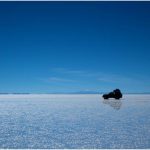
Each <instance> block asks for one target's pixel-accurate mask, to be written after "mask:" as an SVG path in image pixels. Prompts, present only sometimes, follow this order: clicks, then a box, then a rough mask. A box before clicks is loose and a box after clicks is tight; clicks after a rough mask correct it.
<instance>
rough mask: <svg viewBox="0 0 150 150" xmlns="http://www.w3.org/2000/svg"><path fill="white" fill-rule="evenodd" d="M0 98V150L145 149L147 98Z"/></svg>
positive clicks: (149, 143)
mask: <svg viewBox="0 0 150 150" xmlns="http://www.w3.org/2000/svg"><path fill="white" fill-rule="evenodd" d="M101 96H102V95H95V94H93V95H88V94H87V95H72V94H70V95H60V94H58V95H56V94H50V95H48V94H40V95H38V94H28V95H17V94H16V95H13V94H12V95H11V94H10V95H0V148H20V149H21V148H31V149H32V148H34V149H38V148H67V149H70V148H76V149H77V148H91V149H94V148H139V149H141V148H144V149H145V148H150V95H124V97H123V99H121V100H112V99H111V100H103V99H102V97H101Z"/></svg>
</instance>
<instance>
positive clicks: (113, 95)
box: [103, 89, 122, 99]
mask: <svg viewBox="0 0 150 150" xmlns="http://www.w3.org/2000/svg"><path fill="white" fill-rule="evenodd" d="M103 98H104V99H109V98H115V99H120V98H122V93H121V91H120V90H119V89H115V90H114V91H113V92H110V93H108V94H104V95H103Z"/></svg>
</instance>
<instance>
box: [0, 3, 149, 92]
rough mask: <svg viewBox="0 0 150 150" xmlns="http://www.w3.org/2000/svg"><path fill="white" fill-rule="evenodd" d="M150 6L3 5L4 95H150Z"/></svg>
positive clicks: (0, 74)
mask: <svg viewBox="0 0 150 150" xmlns="http://www.w3.org/2000/svg"><path fill="white" fill-rule="evenodd" d="M149 77H150V2H0V92H30V93H51V92H76V91H101V92H107V91H109V90H113V89H114V88H120V89H122V90H123V92H150V78H149Z"/></svg>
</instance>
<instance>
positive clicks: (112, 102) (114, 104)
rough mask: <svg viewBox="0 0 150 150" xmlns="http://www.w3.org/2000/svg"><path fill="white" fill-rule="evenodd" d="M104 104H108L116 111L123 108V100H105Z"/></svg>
mask: <svg viewBox="0 0 150 150" xmlns="http://www.w3.org/2000/svg"><path fill="white" fill-rule="evenodd" d="M103 103H104V104H107V105H109V106H111V107H113V108H114V109H116V110H119V109H120V108H121V106H122V101H121V100H114V99H109V100H108V99H107V100H103Z"/></svg>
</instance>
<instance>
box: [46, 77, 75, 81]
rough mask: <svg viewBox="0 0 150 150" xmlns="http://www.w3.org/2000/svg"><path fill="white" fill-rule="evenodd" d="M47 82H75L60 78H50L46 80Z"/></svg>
mask: <svg viewBox="0 0 150 150" xmlns="http://www.w3.org/2000/svg"><path fill="white" fill-rule="evenodd" d="M45 81H47V82H74V80H71V79H66V78H58V77H49V78H47V79H45Z"/></svg>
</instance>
